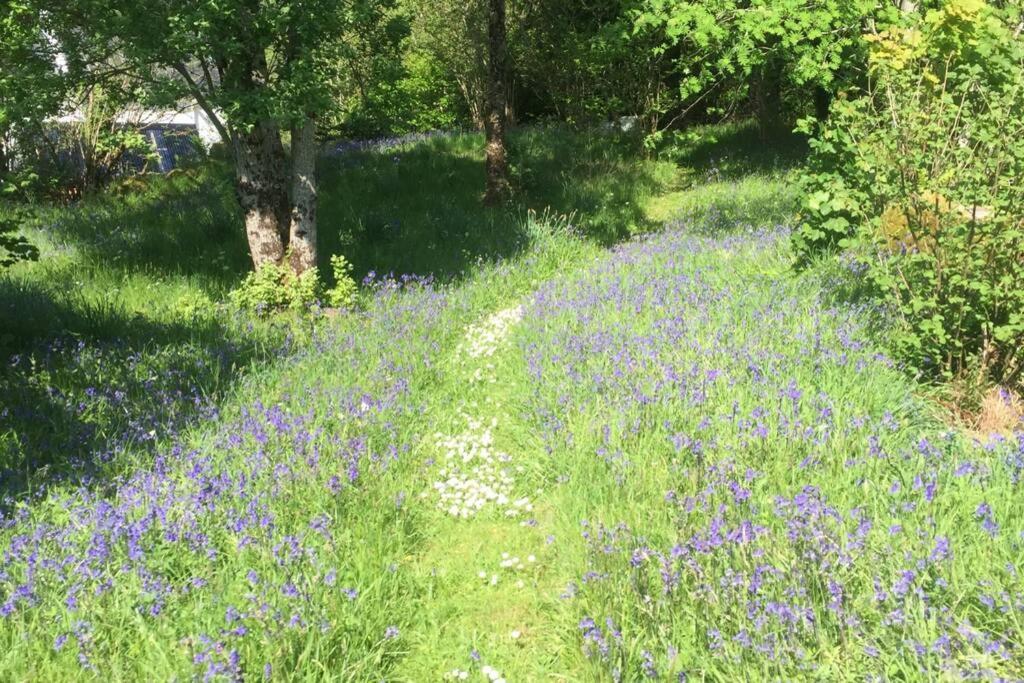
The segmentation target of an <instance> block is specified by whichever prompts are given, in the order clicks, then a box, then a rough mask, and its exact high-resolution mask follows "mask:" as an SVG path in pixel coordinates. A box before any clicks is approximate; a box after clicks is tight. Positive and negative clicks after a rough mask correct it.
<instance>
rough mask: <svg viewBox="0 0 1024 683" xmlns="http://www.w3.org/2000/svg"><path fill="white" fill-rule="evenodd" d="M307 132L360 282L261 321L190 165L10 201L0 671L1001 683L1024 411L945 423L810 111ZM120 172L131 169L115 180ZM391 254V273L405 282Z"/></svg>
mask: <svg viewBox="0 0 1024 683" xmlns="http://www.w3.org/2000/svg"><path fill="white" fill-rule="evenodd" d="M705 133H706V134H705V135H703V136H701V137H700V138H695V139H697V140H699V141H698V142H694V143H693V144H689V145H686V144H683V145H679V146H678V147H676V148H675V149H673V150H672V151H671V153H665V154H662V155H659V156H658V157H656V158H653V157H649V156H648V155H646V154H645V152H644V150H643V148H642V147H641V146H640V144H639V142H638V141H637V140H634V139H630V138H620V137H617V136H613V135H609V134H598V133H578V132H572V131H569V130H566V129H540V128H538V129H525V130H522V131H519V132H517V134H516V135H514V136H513V147H512V148H513V151H514V153H515V155H516V162H515V163H516V166H515V169H514V176H515V182H516V186H517V198H516V200H515V202H514V203H512V204H510V205H507V206H504V207H500V208H497V209H490V210H487V209H484V208H482V207H481V205H480V195H481V191H482V179H483V174H482V151H481V149H482V138H481V137H480V136H476V135H456V136H434V137H427V138H426V139H422V140H415V141H410V142H405V143H401V144H398V145H392V146H386V145H382V146H377V147H376V148H370V149H364V150H348V151H345V152H344V153H340V154H330V155H327V156H325V158H324V159H323V160H322V167H321V175H322V188H323V189H322V199H321V201H322V205H321V206H322V210H321V217H320V221H321V222H320V231H321V244H322V252H323V254H324V258H325V260H326V258H327V257H328V256H329V255H330V254H332V253H343V254H344V255H345V256H346V257H347V258H348V259H349V260H350V261H352V263H353V264H354V266H355V270H356V276H357V277H358V278H359V279H360V280H362V281H363V286H362V290H361V294H360V297H361V299H360V300H361V306H360V309H359V310H358V311H357V312H354V313H352V314H350V315H342V316H338V317H313V318H308V317H287V316H282V317H278V318H270V319H254V318H250V317H247V316H245V315H243V314H240V313H238V312H235V311H232V310H231V309H230V307H229V306H227V305H226V304H224V303H223V302H224V300H225V296H226V294H227V292H228V291H230V289H231V288H232V287H233V286H235V285H236V284H237V283H238V282H239V281H240V280H241V278H242V277H243V276H244V273H245V271H246V269H247V266H248V264H247V263H246V261H245V258H244V257H245V253H246V252H245V245H244V237H243V235H242V232H241V229H240V227H239V218H238V216H237V214H236V209H235V207H234V204H233V200H232V196H231V192H230V187H229V182H228V178H227V176H226V171H225V169H224V168H222V167H220V166H219V165H217V164H216V163H213V162H211V163H209V164H207V165H204V166H201V167H197V168H195V169H190V170H186V171H184V172H181V173H177V174H173V175H172V176H170V177H163V178H144V179H140V180H137V181H132V182H133V183H135V182H137V183H140V184H141V186H139V187H134V188H123V190H124V191H122V192H120V193H119V192H117V191H116V190H115V191H112V192H111V193H109V194H107V195H105V196H102V197H97V198H93V199H90V200H88V201H85V202H83V203H82V204H80V205H77V206H74V207H68V208H57V207H54V208H43V209H40V210H39V212H38V215H37V217H36V222H35V224H34V226H33V227H32V228H31V231H30V237H31V239H32V240H33V241H34V242H35V243H36V244H38V245H39V246H40V247H41V249H42V251H43V255H42V258H41V259H40V261H39V262H38V263H33V264H22V265H19V266H17V267H15V268H14V269H12V270H11V271H9V272H7V273H5V274H3V275H2V276H0V351H2V356H3V359H4V361H3V367H2V369H0V383H2V388H3V391H2V393H0V401H2V404H0V468H2V471H3V475H2V476H3V479H2V485H3V493H4V500H3V506H2V507H3V516H2V518H0V545H2V546H3V548H4V555H3V560H2V563H0V680H38V681H59V680H103V681H136V680H197V679H203V680H225V681H236V680H245V681H249V680H301V681H306V680H308V681H320V680H366V681H380V680H387V681H414V682H416V681H437V680H471V681H509V682H510V681H542V680H562V681H594V680H602V681H604V680H608V681H637V680H665V681H669V680H671V681H683V680H691V681H694V680H696V681H700V680H713V681H735V680H851V681H852V680H865V679H867V680H901V681H911V680H960V679H977V680H999V679H1002V680H1014V679H1019V678H1021V677H1024V665H1022V661H1024V655H1022V647H1024V643H1022V642H1021V640H1022V637H1024V629H1022V628H1021V621H1020V619H1021V612H1022V610H1024V585H1022V579H1021V578H1020V575H1019V573H1018V572H1019V569H1018V567H1019V565H1020V561H1021V552H1022V550H1021V540H1022V537H1021V534H1022V532H1024V512H1022V511H1021V508H1020V506H1019V505H1016V504H1015V503H1014V500H1015V498H1019V495H1020V486H1021V482H1020V478H1021V473H1022V470H1024V437H1021V436H1020V435H1019V434H1018V435H1012V436H1011V435H1003V436H998V435H993V436H992V437H987V436H986V437H984V438H980V439H979V438H973V437H970V436H968V435H965V434H963V433H961V432H959V431H957V430H955V429H951V428H950V427H949V426H948V425H947V424H946V423H945V422H944V419H943V418H944V415H943V414H942V413H941V411H939V410H938V409H937V408H935V407H934V406H933V405H932V404H930V403H928V402H927V401H925V400H924V399H923V398H921V396H920V393H921V392H920V390H919V388H918V387H917V386H916V385H915V384H914V382H913V380H912V379H910V378H908V377H907V375H906V373H905V372H903V371H902V369H901V368H899V367H897V365H896V364H895V363H894V362H892V361H891V360H890V359H889V357H888V356H887V354H886V352H885V338H884V335H882V334H881V333H879V332H878V330H879V329H880V328H884V326H883V325H881V324H880V322H883V321H882V319H881V318H880V317H879V316H881V315H882V313H880V312H879V311H877V310H874V309H873V308H870V307H867V306H864V305H861V304H860V303H858V302H857V301H855V300H854V301H851V300H849V298H848V297H840V296H838V295H837V293H838V292H840V291H847V289H849V290H852V287H849V286H848V285H849V284H850V282H852V278H853V275H852V274H850V273H836V272H833V271H828V272H824V271H817V270H815V269H813V268H812V269H810V270H807V271H804V272H800V273H796V272H795V271H794V270H793V269H792V268H791V265H792V254H791V253H790V247H789V240H788V234H789V229H790V226H791V223H792V220H793V213H794V207H795V205H796V200H797V197H796V190H795V189H794V187H793V183H792V179H791V173H792V168H793V167H794V166H796V165H798V164H799V163H800V158H801V154H802V151H803V148H802V143H801V142H800V141H799V140H795V139H792V138H791V137H782V136H780V137H779V138H778V139H777V140H776V143H775V144H774V145H768V144H765V143H763V142H762V141H761V140H760V139H758V137H757V136H756V134H755V133H754V131H753V129H752V128H749V127H742V126H723V127H717V128H714V129H709V130H707V131H705ZM128 189H132V190H133V191H132V192H128V191H127V190H128ZM409 274H415V276H408V277H402V276H403V275H409Z"/></svg>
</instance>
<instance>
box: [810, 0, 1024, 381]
mask: <svg viewBox="0 0 1024 683" xmlns="http://www.w3.org/2000/svg"><path fill="white" fill-rule="evenodd" d="M1012 31H1013V27H1012V26H1008V25H1007V24H1006V23H1005V21H1004V17H1002V16H1000V15H999V14H998V13H997V12H996V11H994V10H993V9H991V8H990V7H988V6H987V5H985V4H984V3H981V2H972V1H966V0H965V1H962V2H951V3H948V4H947V5H946V6H944V7H943V8H942V9H940V10H935V11H932V12H929V13H928V14H926V15H925V16H923V17H922V18H921V19H920V21H918V22H916V23H915V24H913V25H911V26H910V27H908V28H905V29H894V30H892V31H890V32H887V33H884V34H880V35H879V36H877V37H875V38H873V39H872V42H873V43H874V47H873V52H872V80H871V84H870V86H869V88H868V89H867V90H865V91H864V92H863V93H851V94H850V96H849V97H848V98H847V99H845V100H843V101H841V102H838V103H836V106H835V108H834V112H833V115H832V119H831V121H830V122H829V124H828V125H827V126H825V127H824V128H823V129H822V130H821V131H820V132H819V133H818V135H817V137H816V139H815V140H813V141H812V143H811V144H812V149H813V153H812V155H811V158H810V161H809V165H808V172H807V174H806V175H805V177H804V180H803V183H802V189H803V192H804V204H803V222H802V224H801V226H800V229H799V230H798V232H797V233H796V236H795V245H796V248H797V252H798V255H799V256H800V257H801V258H802V259H804V260H806V259H808V258H810V257H812V256H813V255H815V254H817V253H819V252H821V251H823V250H827V249H829V248H830V247H844V246H845V247H849V248H850V249H851V250H852V252H853V257H854V259H855V260H856V262H857V264H859V265H855V266H854V267H855V268H856V269H857V271H858V273H859V274H861V275H862V276H863V277H865V278H867V280H868V281H869V282H870V283H871V284H872V285H873V286H874V287H875V288H876V291H877V293H878V295H879V296H881V297H882V299H883V300H884V301H885V302H886V303H887V304H888V305H889V306H891V308H892V313H893V319H892V323H893V326H894V330H893V341H894V344H895V350H896V352H897V354H898V355H899V356H900V357H901V358H902V359H905V360H906V361H908V362H909V363H910V364H911V365H912V366H913V367H915V368H919V369H921V370H923V371H925V372H927V373H929V374H932V375H938V376H940V377H946V378H948V377H953V376H960V377H962V376H963V375H964V373H968V372H970V373H977V374H978V375H979V376H980V377H981V378H982V380H984V379H986V378H988V379H991V380H994V381H996V382H1002V383H1008V384H1013V383H1015V382H1016V381H1017V380H1018V379H1019V377H1020V373H1021V371H1022V370H1024V368H1022V366H1021V361H1022V359H1021V357H1020V355H1019V354H1020V348H1021V343H1022V341H1024V318H1022V317H1021V314H1020V310H1021V306H1022V304H1024V263H1022V262H1021V260H1020V253H1021V249H1022V247H1024V232H1022V231H1024V212H1022V211H1021V206H1022V202H1024V195H1022V194H1021V192H1022V191H1021V188H1022V183H1024V151H1022V149H1021V146H1020V144H1019V140H1020V137H1021V135H1022V134H1024V127H1022V126H1024V120H1022V119H1021V117H1020V116H1019V115H1018V112H1020V111H1021V110H1022V107H1024V49H1022V47H1021V45H1020V43H1019V42H1018V41H1015V40H1014V38H1013V36H1012ZM808 128H809V129H810V128H811V127H810V126H808Z"/></svg>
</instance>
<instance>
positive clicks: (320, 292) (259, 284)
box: [228, 254, 359, 315]
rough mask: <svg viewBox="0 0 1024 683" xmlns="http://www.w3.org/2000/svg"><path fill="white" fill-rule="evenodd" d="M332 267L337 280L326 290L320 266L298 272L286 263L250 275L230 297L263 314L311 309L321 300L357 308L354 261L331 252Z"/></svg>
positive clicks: (232, 300)
mask: <svg viewBox="0 0 1024 683" xmlns="http://www.w3.org/2000/svg"><path fill="white" fill-rule="evenodd" d="M331 270H332V272H333V274H334V282H335V284H334V286H333V287H331V288H330V289H327V290H325V289H324V287H323V285H322V284H321V282H320V273H319V271H318V270H317V269H316V268H310V269H309V270H307V271H305V272H304V273H302V274H301V275H296V274H295V273H294V272H293V271H292V270H291V269H290V268H289V267H288V266H286V265H275V264H269V265H265V266H263V267H262V268H260V269H259V270H256V271H253V272H251V273H249V274H248V275H246V276H245V279H244V280H243V281H242V284H240V285H239V286H238V287H237V288H236V289H234V290H233V291H232V292H231V293H230V294H229V295H228V298H229V299H230V301H231V303H232V304H234V305H235V306H236V307H237V308H240V309H242V310H247V311H254V312H256V313H258V314H260V315H268V314H270V313H274V312H277V311H284V310H292V311H300V312H301V311H307V310H309V309H310V308H311V307H312V306H314V305H316V304H318V303H321V302H323V303H326V304H327V305H329V306H333V307H335V308H343V309H351V308H354V307H355V305H356V297H357V295H358V293H359V286H358V285H357V284H356V281H355V280H354V279H352V264H351V263H349V262H348V261H347V260H346V259H345V257H344V256H342V255H341V254H335V255H334V256H331Z"/></svg>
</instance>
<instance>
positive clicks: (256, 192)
mask: <svg viewBox="0 0 1024 683" xmlns="http://www.w3.org/2000/svg"><path fill="white" fill-rule="evenodd" d="M234 147H235V190H236V193H237V195H238V203H239V205H240V206H241V207H242V214H243V216H244V218H245V234H246V237H247V238H248V240H249V253H250V254H251V255H252V264H253V267H255V268H256V269H257V270H259V269H260V268H261V267H263V266H265V265H267V264H270V263H273V264H280V263H281V262H282V261H283V260H284V255H285V251H286V249H287V247H288V227H289V220H290V211H289V202H288V186H287V182H286V177H285V167H286V160H285V155H284V147H283V146H282V144H281V133H280V131H279V130H278V128H277V126H275V125H274V124H272V123H269V122H262V123H260V124H259V125H256V126H253V128H252V130H250V131H248V132H240V133H237V134H236V136H235V142H234Z"/></svg>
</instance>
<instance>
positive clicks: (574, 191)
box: [319, 128, 658, 281]
mask: <svg viewBox="0 0 1024 683" xmlns="http://www.w3.org/2000/svg"><path fill="white" fill-rule="evenodd" d="M482 148H483V140H482V137H481V136H479V135H473V134H468V135H460V136H454V137H451V138H447V139H437V140H429V141H426V142H422V143H419V144H417V145H414V146H411V147H408V148H401V149H397V150H392V151H390V152H377V153H365V152H364V153H352V154H348V155H344V156H341V157H338V158H329V159H325V160H324V161H323V163H322V165H321V187H322V194H321V204H320V227H319V230H320V247H321V254H322V256H323V258H324V260H326V258H327V255H329V254H331V253H342V254H344V255H345V256H346V258H348V259H349V261H351V262H352V263H353V265H354V267H355V272H356V275H357V276H359V277H362V276H363V275H365V274H366V273H368V272H371V271H372V272H376V273H386V272H394V273H416V274H420V275H425V274H431V275H434V276H435V277H436V278H437V279H439V280H441V281H449V280H453V279H457V278H459V277H460V276H461V275H463V274H464V273H465V272H467V270H469V269H471V268H472V267H473V266H474V265H475V264H477V263H479V262H481V261H493V260H497V259H504V258H509V257H512V256H514V255H515V254H517V253H519V252H521V251H522V250H524V249H526V248H527V247H528V246H529V239H528V236H527V231H526V230H525V218H526V214H527V211H528V210H533V211H537V212H542V211H544V210H549V211H551V212H554V213H556V214H572V215H573V216H574V224H576V225H577V227H579V228H580V229H581V230H582V232H583V234H584V235H585V236H586V237H588V238H590V239H594V240H597V241H599V242H600V243H602V244H611V243H614V242H616V241H619V240H621V239H623V238H625V237H628V236H629V235H631V234H634V233H636V232H640V231H642V230H643V229H644V228H645V227H650V226H646V224H645V219H644V215H643V211H642V207H641V202H640V201H639V197H640V196H641V195H642V194H643V193H644V192H650V191H653V189H654V188H655V187H656V186H657V184H658V181H657V180H656V179H655V178H653V177H652V176H651V175H650V173H649V172H648V171H647V169H646V168H645V167H644V166H643V165H642V164H637V163H636V162H637V160H638V159H639V158H640V157H641V156H642V155H641V152H640V150H639V145H638V141H637V140H634V139H628V138H623V137H619V136H614V135H609V134H600V133H579V132H574V131H571V130H569V129H554V130H551V129H535V128H527V129H521V130H518V131H515V132H514V133H513V134H512V136H511V141H510V148H511V157H512V159H513V180H514V184H515V186H516V195H515V197H514V198H513V199H512V200H511V201H510V202H509V203H508V204H506V205H504V206H500V207H495V208H486V207H484V206H483V204H482V202H481V198H482V195H483V189H484V187H483V183H484V166H483V155H482Z"/></svg>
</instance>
